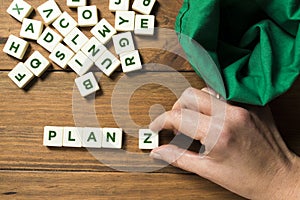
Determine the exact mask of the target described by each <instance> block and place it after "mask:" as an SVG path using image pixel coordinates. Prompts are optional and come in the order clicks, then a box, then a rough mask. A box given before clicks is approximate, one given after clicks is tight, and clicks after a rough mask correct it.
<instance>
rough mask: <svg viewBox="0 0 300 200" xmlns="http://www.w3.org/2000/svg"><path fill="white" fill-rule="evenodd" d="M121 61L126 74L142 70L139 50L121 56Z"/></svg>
mask: <svg viewBox="0 0 300 200" xmlns="http://www.w3.org/2000/svg"><path fill="white" fill-rule="evenodd" d="M120 60H121V64H122V69H123V72H124V73H128V72H132V71H137V70H140V69H142V64H141V59H140V55H139V51H138V50H134V51H132V52H126V53H123V54H121V55H120Z"/></svg>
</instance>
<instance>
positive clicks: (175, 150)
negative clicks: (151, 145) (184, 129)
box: [150, 144, 204, 174]
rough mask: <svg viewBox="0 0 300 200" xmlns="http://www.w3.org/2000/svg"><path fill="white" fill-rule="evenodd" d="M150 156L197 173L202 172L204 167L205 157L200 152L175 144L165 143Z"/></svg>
mask: <svg viewBox="0 0 300 200" xmlns="http://www.w3.org/2000/svg"><path fill="white" fill-rule="evenodd" d="M150 157H152V158H155V159H159V160H164V161H166V162H167V163H169V164H172V165H173V166H175V167H178V168H181V169H184V170H186V171H190V172H193V173H196V174H201V169H203V167H204V166H203V165H202V164H203V162H204V158H202V157H200V155H199V154H197V153H195V152H192V151H188V150H185V149H181V148H179V147H177V146H175V145H171V144H168V145H163V146H160V147H158V148H155V149H153V150H152V151H151V153H150Z"/></svg>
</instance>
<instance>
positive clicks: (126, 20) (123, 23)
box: [115, 11, 135, 31]
mask: <svg viewBox="0 0 300 200" xmlns="http://www.w3.org/2000/svg"><path fill="white" fill-rule="evenodd" d="M134 20H135V12H134V11H116V17H115V29H116V30H117V31H133V30H134Z"/></svg>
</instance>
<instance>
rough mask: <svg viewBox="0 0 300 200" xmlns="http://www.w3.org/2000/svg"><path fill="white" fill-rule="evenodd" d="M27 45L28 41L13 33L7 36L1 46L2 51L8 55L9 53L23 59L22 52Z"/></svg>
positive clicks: (23, 52)
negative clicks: (2, 46) (3, 44)
mask: <svg viewBox="0 0 300 200" xmlns="http://www.w3.org/2000/svg"><path fill="white" fill-rule="evenodd" d="M28 46H29V43H28V42H27V41H25V40H23V39H21V38H18V37H16V36H14V35H10V36H9V37H8V40H7V42H6V43H5V46H4V48H3V51H4V52H5V53H7V54H8V55H11V56H13V57H15V58H17V59H20V60H21V59H23V57H24V54H25V52H26V50H27V48H28Z"/></svg>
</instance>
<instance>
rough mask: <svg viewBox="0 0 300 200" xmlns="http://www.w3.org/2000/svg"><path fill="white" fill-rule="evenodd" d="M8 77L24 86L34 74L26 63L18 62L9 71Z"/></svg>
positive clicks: (18, 84)
mask: <svg viewBox="0 0 300 200" xmlns="http://www.w3.org/2000/svg"><path fill="white" fill-rule="evenodd" d="M8 77H9V78H10V79H11V80H12V81H13V82H14V83H15V84H16V85H17V86H18V87H19V88H24V87H25V86H26V85H27V84H28V83H29V82H30V81H31V80H32V79H33V78H34V75H33V73H31V71H30V70H29V69H28V68H27V67H26V66H25V65H24V63H21V62H20V63H18V64H17V65H16V67H14V68H13V69H12V70H11V71H10V72H9V73H8Z"/></svg>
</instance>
